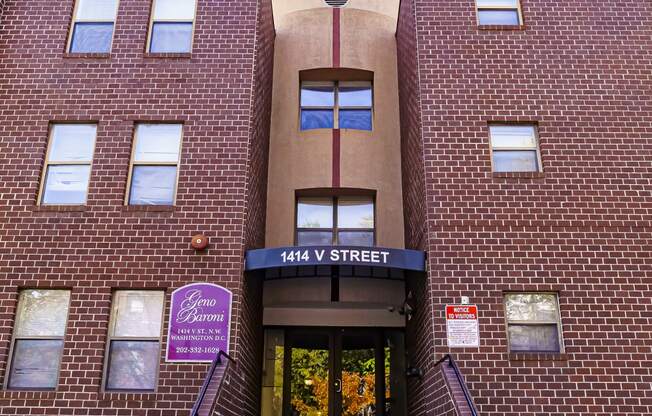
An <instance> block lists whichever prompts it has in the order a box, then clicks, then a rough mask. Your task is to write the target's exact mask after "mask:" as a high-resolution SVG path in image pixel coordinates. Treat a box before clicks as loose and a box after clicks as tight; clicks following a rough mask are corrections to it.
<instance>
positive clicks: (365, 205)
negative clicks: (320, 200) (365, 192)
mask: <svg viewBox="0 0 652 416" xmlns="http://www.w3.org/2000/svg"><path fill="white" fill-rule="evenodd" d="M337 226H338V227H339V228H374V203H373V201H372V200H371V198H351V197H341V198H339V199H338V201H337Z"/></svg>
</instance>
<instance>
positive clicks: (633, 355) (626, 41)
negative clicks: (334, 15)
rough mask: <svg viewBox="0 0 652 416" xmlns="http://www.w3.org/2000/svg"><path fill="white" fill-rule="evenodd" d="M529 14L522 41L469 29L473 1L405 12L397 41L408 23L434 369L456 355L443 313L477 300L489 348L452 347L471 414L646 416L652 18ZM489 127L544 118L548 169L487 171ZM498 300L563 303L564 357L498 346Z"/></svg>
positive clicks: (607, 5)
mask: <svg viewBox="0 0 652 416" xmlns="http://www.w3.org/2000/svg"><path fill="white" fill-rule="evenodd" d="M521 3H522V5H523V12H524V19H525V26H524V27H523V28H522V30H500V29H501V28H492V30H479V29H478V27H477V25H476V21H475V14H474V2H473V1H472V0H468V1H462V2H460V1H452V0H450V1H448V0H444V1H434V0H413V1H403V2H402V4H401V19H400V21H399V29H398V34H399V38H398V39H399V48H408V49H409V48H410V45H411V42H410V39H409V37H408V36H407V35H405V34H406V33H408V32H411V30H412V26H413V25H414V26H416V45H417V61H418V64H417V68H416V71H417V73H418V75H419V85H420V97H421V103H422V105H421V114H422V129H423V146H424V151H423V155H424V158H425V177H426V183H425V188H426V189H425V201H426V205H427V222H428V235H429V240H428V245H427V251H428V256H429V267H430V273H429V276H428V294H426V295H425V297H426V298H427V299H431V301H432V304H433V305H434V317H435V322H434V348H432V350H434V352H435V354H434V357H433V359H437V358H439V357H441V356H442V355H443V354H444V353H446V352H448V348H447V347H446V332H445V322H444V314H443V308H444V305H445V304H447V303H453V302H459V300H460V297H461V296H469V297H470V298H471V302H472V303H476V304H478V306H479V310H480V323H481V326H480V332H481V338H482V345H481V348H480V349H467V350H464V349H458V350H454V351H452V352H453V354H454V355H455V357H456V358H457V360H458V363H459V365H460V367H461V368H462V370H463V372H464V374H465V377H466V380H467V383H468V384H469V387H470V389H471V392H472V394H473V396H474V398H475V401H476V404H477V405H478V407H479V411H480V414H482V415H500V416H508V415H510V416H511V415H523V414H537V415H561V414H573V415H576V414H585V415H635V414H636V415H638V414H648V413H651V412H652V388H651V387H650V382H651V381H652V331H651V330H652V326H651V325H652V316H650V313H649V311H650V307H651V305H652V292H651V291H650V288H651V283H652V261H651V256H652V255H651V250H650V248H651V247H652V238H651V237H650V236H651V235H652V233H651V231H652V229H651V227H650V226H651V220H652V215H651V214H652V211H651V208H652V205H651V204H650V196H651V189H652V187H651V185H652V184H651V179H650V178H651V177H652V176H651V173H652V172H651V169H652V168H651V166H652V165H651V164H650V156H651V155H652V141H651V140H650V133H651V129H650V121H651V120H652V98H651V95H650V91H651V90H650V85H649V76H648V74H649V73H650V72H651V70H652V61H651V60H650V55H649V49H650V46H652V45H651V44H650V42H649V39H650V35H651V34H652V32H651V27H652V7H651V6H650V4H649V3H646V2H640V1H633V0H632V1H625V2H619V3H618V4H615V3H611V2H606V1H590V2H589V1H580V2H574V3H572V4H567V3H564V4H561V3H560V2H556V1H536V2H535V1H530V0H522V2H521ZM412 7H414V8H415V12H414V14H412V13H411V11H410V8H412ZM414 16H416V19H415V18H414ZM406 17H407V18H406ZM399 53H400V54H402V55H403V62H404V63H406V64H408V66H409V62H410V56H409V51H403V52H400V51H399ZM399 67H401V65H400V64H399ZM412 75H413V74H412ZM401 79H402V80H404V79H405V78H404V77H402V78H401ZM408 79H409V80H410V81H409V82H408V83H404V84H403V88H405V89H406V90H409V88H412V87H410V86H409V85H410V84H412V83H413V82H414V81H412V80H411V79H410V78H408ZM406 84H407V86H406ZM402 99H403V100H404V101H405V98H402ZM491 121H506V122H523V121H527V122H535V123H537V124H538V129H539V134H540V148H541V153H542V159H543V169H544V173H542V174H492V172H491V164H490V154H489V142H488V129H487V123H488V122H491ZM404 129H405V127H404ZM412 137H413V134H412V133H408V134H406V132H405V130H404V131H403V141H404V143H405V142H407V143H408V144H409V143H414V142H415V140H414V139H413V138H412ZM412 146H416V145H415V144H413V145H412ZM403 158H404V161H405V160H408V161H410V162H412V163H415V164H416V162H418V160H417V159H415V158H412V159H410V156H409V155H405V154H404V155H403ZM406 158H407V159H406ZM416 166H417V167H418V164H416ZM409 206H410V205H409V204H408V203H406V213H408V208H409ZM406 215H407V214H406ZM406 224H409V222H408V221H406ZM415 232H416V230H414V229H413V230H407V231H406V234H407V235H408V236H409V235H410V234H411V233H415ZM504 291H554V292H558V294H559V301H560V304H561V306H560V307H561V321H562V322H561V324H562V330H563V341H564V343H565V353H564V354H558V355H552V356H551V355H537V354H533V355H523V354H520V355H515V354H509V353H508V346H507V339H506V328H505V313H504V307H503V302H502V296H503V292H504ZM418 307H426V308H428V307H429V306H428V304H427V303H426V304H422V306H419V305H417V308H418ZM424 330H425V329H424ZM426 349H427V350H430V349H429V348H426ZM425 380H428V377H427V376H426V378H425ZM423 389H427V387H423ZM416 391H419V392H420V391H421V390H416ZM434 403H435V397H434V396H433V397H432V398H430V399H425V402H422V401H419V406H418V411H417V410H414V412H415V413H414V414H437V413H436V412H433V409H434V406H435V404H434Z"/></svg>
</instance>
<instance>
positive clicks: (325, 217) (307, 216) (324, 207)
mask: <svg viewBox="0 0 652 416" xmlns="http://www.w3.org/2000/svg"><path fill="white" fill-rule="evenodd" d="M334 207H335V209H334ZM296 224H297V225H296V227H297V233H296V244H297V245H300V246H315V245H331V244H342V245H353V246H373V245H374V243H375V241H374V236H375V219H374V202H373V199H372V198H371V197H330V198H305V197H303V198H299V199H298V200H297V223H296ZM334 224H335V225H334Z"/></svg>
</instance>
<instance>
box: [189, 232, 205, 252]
mask: <svg viewBox="0 0 652 416" xmlns="http://www.w3.org/2000/svg"><path fill="white" fill-rule="evenodd" d="M190 245H192V248H194V249H195V250H203V249H205V248H206V247H207V246H208V237H206V236H205V235H204V234H197V235H193V236H192V243H190Z"/></svg>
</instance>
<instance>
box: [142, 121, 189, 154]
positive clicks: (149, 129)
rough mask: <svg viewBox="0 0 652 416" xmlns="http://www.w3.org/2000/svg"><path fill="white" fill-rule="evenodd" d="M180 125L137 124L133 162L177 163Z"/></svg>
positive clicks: (181, 127)
mask: <svg viewBox="0 0 652 416" xmlns="http://www.w3.org/2000/svg"><path fill="white" fill-rule="evenodd" d="M182 129H183V126H182V125H181V124H139V125H138V126H137V127H136V149H135V151H134V162H177V161H179V144H180V143H181V132H182Z"/></svg>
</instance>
